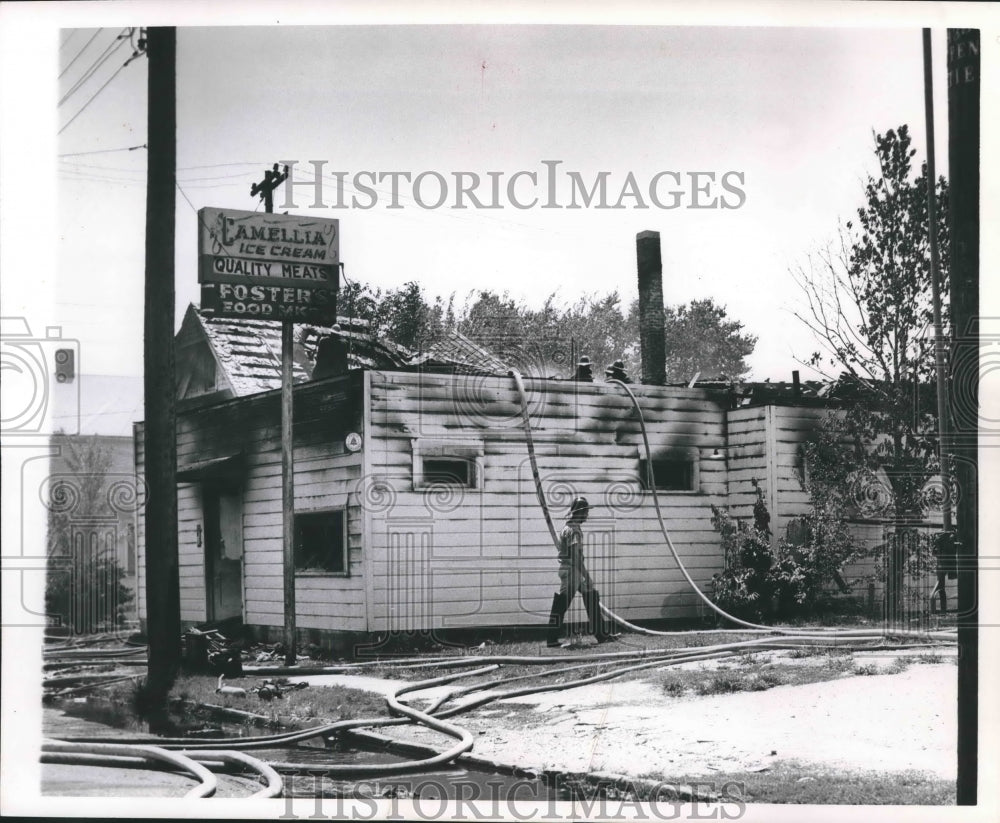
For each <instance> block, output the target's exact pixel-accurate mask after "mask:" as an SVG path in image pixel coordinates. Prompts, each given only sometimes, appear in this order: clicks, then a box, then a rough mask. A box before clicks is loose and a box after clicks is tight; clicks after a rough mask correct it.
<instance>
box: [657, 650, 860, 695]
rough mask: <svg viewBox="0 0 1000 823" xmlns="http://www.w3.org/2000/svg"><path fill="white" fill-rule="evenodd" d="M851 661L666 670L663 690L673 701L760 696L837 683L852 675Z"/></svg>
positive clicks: (838, 660)
mask: <svg viewBox="0 0 1000 823" xmlns="http://www.w3.org/2000/svg"><path fill="white" fill-rule="evenodd" d="M852 665H853V664H852V661H851V660H850V659H848V658H833V659H830V660H828V661H825V662H824V663H823V664H822V665H819V666H794V665H788V664H782V663H780V662H779V663H768V662H761V661H757V660H754V661H752V662H750V663H742V662H741V663H738V664H737V665H736V666H720V667H719V668H717V669H714V670H713V669H695V670H692V671H671V670H667V671H665V672H663V673H662V674H661V676H660V681H659V682H660V683H661V685H662V687H663V690H664V691H665V692H666V693H667V694H668V695H670V696H671V697H682V696H684V695H685V694H696V695H701V696H704V695H711V694H730V693H733V692H760V691H764V690H766V689H772V688H774V687H775V686H801V685H804V684H806V683H820V682H823V681H826V680H836V679H837V678H838V677H841V676H843V675H844V674H845V673H846V672H850V671H851V667H852Z"/></svg>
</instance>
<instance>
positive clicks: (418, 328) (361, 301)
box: [337, 281, 446, 351]
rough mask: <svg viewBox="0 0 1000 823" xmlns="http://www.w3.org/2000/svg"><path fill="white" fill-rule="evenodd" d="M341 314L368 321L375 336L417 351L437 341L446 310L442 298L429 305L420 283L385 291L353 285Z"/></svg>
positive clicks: (342, 300)
mask: <svg viewBox="0 0 1000 823" xmlns="http://www.w3.org/2000/svg"><path fill="white" fill-rule="evenodd" d="M338 302H339V306H338V309H337V312H338V314H340V315H341V316H350V317H358V318H361V319H363V320H367V321H368V322H369V323H370V325H371V330H372V333H373V334H375V335H376V336H378V337H385V338H388V339H389V340H392V342H394V343H397V344H398V345H400V346H405V347H406V348H408V349H411V350H414V351H417V350H419V349H420V348H421V347H423V346H426V345H429V344H431V343H433V342H434V341H435V340H437V339H438V338H439V337H440V336H441V333H442V331H443V328H444V325H443V321H444V316H445V313H446V307H445V306H444V305H443V303H442V301H441V299H440V298H437V299H436V300H435V301H434V302H433V303H429V302H428V301H427V298H426V297H425V295H424V292H423V289H422V288H421V286H420V284H419V283H416V282H413V281H411V282H409V283H406V284H405V285H403V286H401V287H400V288H398V289H388V290H385V291H383V290H382V289H378V288H371V287H370V286H367V285H363V284H360V283H356V282H352V283H348V284H345V285H344V286H343V288H342V289H341V292H340V296H339V299H338Z"/></svg>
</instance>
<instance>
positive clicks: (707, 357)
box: [636, 297, 757, 383]
mask: <svg viewBox="0 0 1000 823" xmlns="http://www.w3.org/2000/svg"><path fill="white" fill-rule="evenodd" d="M637 311H638V309H636V312H637ZM665 321H666V322H665V329H666V339H667V382H668V383H682V382H687V381H689V380H690V379H691V378H692V377H693V376H694V375H695V374H698V373H699V372H700V373H701V376H702V377H704V378H713V377H727V378H729V379H731V380H732V379H738V378H741V377H744V376H746V374H747V373H748V372H749V371H750V368H749V366H747V362H746V358H747V357H749V356H750V355H751V354H753V350H754V346H755V345H756V344H757V338H756V337H754V336H753V335H749V334H744V333H743V324H742V323H740V322H739V321H737V320H729V319H728V317H727V314H726V309H725V307H724V306H718V305H716V304H715V301H714V300H712V298H711V297H710V298H708V299H707V300H692V301H691V302H690V303H689V304H688V305H686V306H677V307H675V308H672V307H670V306H667V307H666V318H665Z"/></svg>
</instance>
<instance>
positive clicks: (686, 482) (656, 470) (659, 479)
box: [639, 458, 697, 492]
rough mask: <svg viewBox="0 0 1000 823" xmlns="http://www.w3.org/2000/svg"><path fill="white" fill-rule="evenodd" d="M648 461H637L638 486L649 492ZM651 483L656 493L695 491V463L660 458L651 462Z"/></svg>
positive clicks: (685, 460) (688, 460) (681, 459)
mask: <svg viewBox="0 0 1000 823" xmlns="http://www.w3.org/2000/svg"><path fill="white" fill-rule="evenodd" d="M647 466H648V461H646V460H640V461H639V484H640V485H641V486H642V488H643V489H646V490H649V469H648V468H647ZM653 481H654V482H655V483H656V490H657V491H671V492H691V491H697V484H696V477H695V462H694V461H693V460H690V459H686V458H665V459H663V458H661V459H654V460H653Z"/></svg>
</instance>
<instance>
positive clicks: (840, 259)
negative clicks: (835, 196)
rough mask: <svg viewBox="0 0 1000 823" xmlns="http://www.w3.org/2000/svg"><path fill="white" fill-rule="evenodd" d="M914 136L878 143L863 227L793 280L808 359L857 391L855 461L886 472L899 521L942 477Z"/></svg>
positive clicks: (940, 185)
mask: <svg viewBox="0 0 1000 823" xmlns="http://www.w3.org/2000/svg"><path fill="white" fill-rule="evenodd" d="M915 153H916V150H915V149H913V148H911V139H910V134H909V130H908V128H907V127H906V126H905V125H903V126H900V127H899V128H898V129H896V130H889V131H888V132H886V133H885V134H884V135H881V134H879V135H875V155H876V158H877V160H878V165H879V173H878V175H877V176H871V175H869V177H868V179H867V181H866V184H865V203H864V205H863V206H862V207H861V208H859V209H858V212H857V219H856V220H852V221H848V222H847V223H846V224H845V225H844V227H843V228H842V230H841V233H840V248H839V249H838V250H837V251H836V252H833V251H830V250H827V251H824V252H821V253H820V254H818V255H816V256H815V257H814V258H813V259H811V260H810V261H809V263H808V264H807V266H806V267H803V268H799V269H798V270H797V271H795V272H793V274H794V275H795V276H796V278H797V281H798V283H799V286H800V287H801V289H802V292H803V294H804V296H805V298H806V305H807V308H806V310H805V311H804V312H800V313H798V314H797V316H798V317H799V319H800V320H801V321H802V322H803V323H805V324H806V325H807V326H808V327H809V328H810V329H811V330H812V332H813V334H814V336H815V337H816V339H817V341H818V342H819V343H820V345H821V350H820V351H817V352H814V353H813V355H812V356H811V357H810V358H809V359H808V361H807V363H808V365H811V366H813V367H814V368H816V369H817V370H818V371H820V372H821V373H822V374H825V375H826V376H828V377H830V376H832V375H833V374H835V373H837V372H842V373H843V376H844V381H845V382H847V383H850V384H852V385H853V387H854V389H855V392H854V395H855V396H854V398H853V402H852V403H851V404H850V408H849V411H848V420H849V424H850V429H851V431H852V433H853V435H854V437H855V440H856V445H857V448H856V459H857V460H858V461H860V462H864V463H866V464H867V465H869V466H870V467H872V468H875V467H882V468H884V469H885V471H886V473H887V475H888V477H889V480H890V482H891V484H892V491H893V493H894V496H895V501H896V509H897V513H898V514H902V515H906V516H909V515H912V514H913V513H915V512H916V511H918V510H919V508H920V493H921V489H922V488H923V486H924V484H925V482H926V480H927V479H928V477H929V476H930V475H931V474H933V473H934V472H936V471H937V466H936V463H935V461H934V459H933V455H934V452H935V446H936V435H935V417H934V393H933V391H928V390H926V388H921V387H926V386H927V385H929V384H931V381H932V380H933V376H934V357H933V351H934V340H933V336H932V334H931V331H932V329H933V307H932V302H931V294H932V291H931V279H930V278H931V273H930V242H929V235H928V218H927V187H928V185H929V183H928V180H927V171H926V165H924V166H922V167H921V170H920V173H919V174H917V175H916V176H914V173H913V168H912V159H913V156H914V154H915ZM935 194H936V197H937V215H938V226H937V234H938V238H939V246H940V252H941V253H940V260H941V283H942V300H943V305H944V306H946V305H947V294H948V276H947V275H948V272H947V263H946V261H947V260H948V227H947V223H946V215H947V212H948V209H947V197H948V189H947V184H946V182H945V180H944V178H939V179H938V180H937V181H936V183H935Z"/></svg>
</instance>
